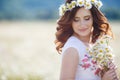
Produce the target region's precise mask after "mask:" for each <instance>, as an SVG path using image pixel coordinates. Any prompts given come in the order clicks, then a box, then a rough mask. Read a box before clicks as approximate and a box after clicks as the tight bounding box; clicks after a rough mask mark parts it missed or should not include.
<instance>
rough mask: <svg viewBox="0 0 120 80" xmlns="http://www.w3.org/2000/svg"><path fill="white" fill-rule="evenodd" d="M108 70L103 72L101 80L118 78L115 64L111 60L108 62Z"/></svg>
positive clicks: (115, 79) (116, 79)
mask: <svg viewBox="0 0 120 80" xmlns="http://www.w3.org/2000/svg"><path fill="white" fill-rule="evenodd" d="M109 68H110V69H109V70H108V71H107V72H105V73H104V75H103V77H102V80H119V79H118V76H117V72H116V69H117V68H116V66H115V64H114V63H113V62H110V65H109Z"/></svg>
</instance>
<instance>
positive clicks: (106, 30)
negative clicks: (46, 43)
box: [55, 0, 113, 53]
mask: <svg viewBox="0 0 120 80" xmlns="http://www.w3.org/2000/svg"><path fill="white" fill-rule="evenodd" d="M71 1H72V0H67V1H66V3H70V2H71ZM80 8H81V7H75V8H74V9H72V10H71V11H66V12H65V14H64V15H63V16H61V17H60V19H59V20H58V22H57V24H58V26H57V28H56V30H57V32H56V33H55V35H56V40H55V44H56V50H57V51H58V53H61V52H62V47H63V46H64V44H65V43H66V41H67V39H68V38H69V37H70V36H72V35H73V32H74V31H73V29H72V21H73V19H74V17H75V14H76V12H77V11H78V10H79V9H80ZM90 11H91V14H92V17H93V27H94V30H93V35H92V42H93V43H95V42H96V40H97V39H98V37H100V36H102V35H104V34H107V35H109V36H111V37H113V33H112V30H111V27H110V24H109V22H108V20H107V18H106V17H105V16H104V14H103V13H102V12H101V11H100V10H98V9H97V8H96V7H95V6H94V5H92V8H91V9H90Z"/></svg>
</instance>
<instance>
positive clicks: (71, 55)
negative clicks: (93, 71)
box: [60, 47, 79, 80]
mask: <svg viewBox="0 0 120 80" xmlns="http://www.w3.org/2000/svg"><path fill="white" fill-rule="evenodd" d="M78 55H79V54H78V51H77V49H75V48H73V47H70V48H68V49H66V50H65V52H64V55H63V58H62V66H61V75H60V80H74V79H75V74H76V70H77V66H78V64H79V56H78Z"/></svg>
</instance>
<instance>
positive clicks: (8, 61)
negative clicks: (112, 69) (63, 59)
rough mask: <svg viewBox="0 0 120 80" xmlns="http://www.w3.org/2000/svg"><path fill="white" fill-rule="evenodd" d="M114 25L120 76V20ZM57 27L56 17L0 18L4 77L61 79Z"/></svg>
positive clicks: (0, 64)
mask: <svg viewBox="0 0 120 80" xmlns="http://www.w3.org/2000/svg"><path fill="white" fill-rule="evenodd" d="M111 25H112V26H113V27H112V28H113V32H114V33H115V36H116V39H115V40H114V42H113V48H114V53H115V55H116V58H115V61H116V64H117V66H118V73H119V76H120V63H119V61H120V49H119V47H118V46H119V45H120V38H119V37H120V31H119V30H120V27H119V25H120V23H119V22H111ZM55 28H56V23H55V21H37V22H19V21H16V22H7V21H3V22H0V78H4V80H58V78H59V73H60V55H59V54H57V52H56V50H55V45H54V39H55V36H54V33H55V31H56V29H55ZM0 80H1V79H0Z"/></svg>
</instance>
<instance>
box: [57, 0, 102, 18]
mask: <svg viewBox="0 0 120 80" xmlns="http://www.w3.org/2000/svg"><path fill="white" fill-rule="evenodd" d="M92 5H94V6H95V7H96V8H98V9H99V8H101V6H102V5H103V4H102V2H101V1H100V0H73V1H71V2H70V3H66V4H62V5H61V6H60V7H59V15H60V16H63V15H64V14H65V12H66V11H71V10H72V9H73V8H75V7H76V6H79V7H83V6H84V7H85V9H91V8H92Z"/></svg>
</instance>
